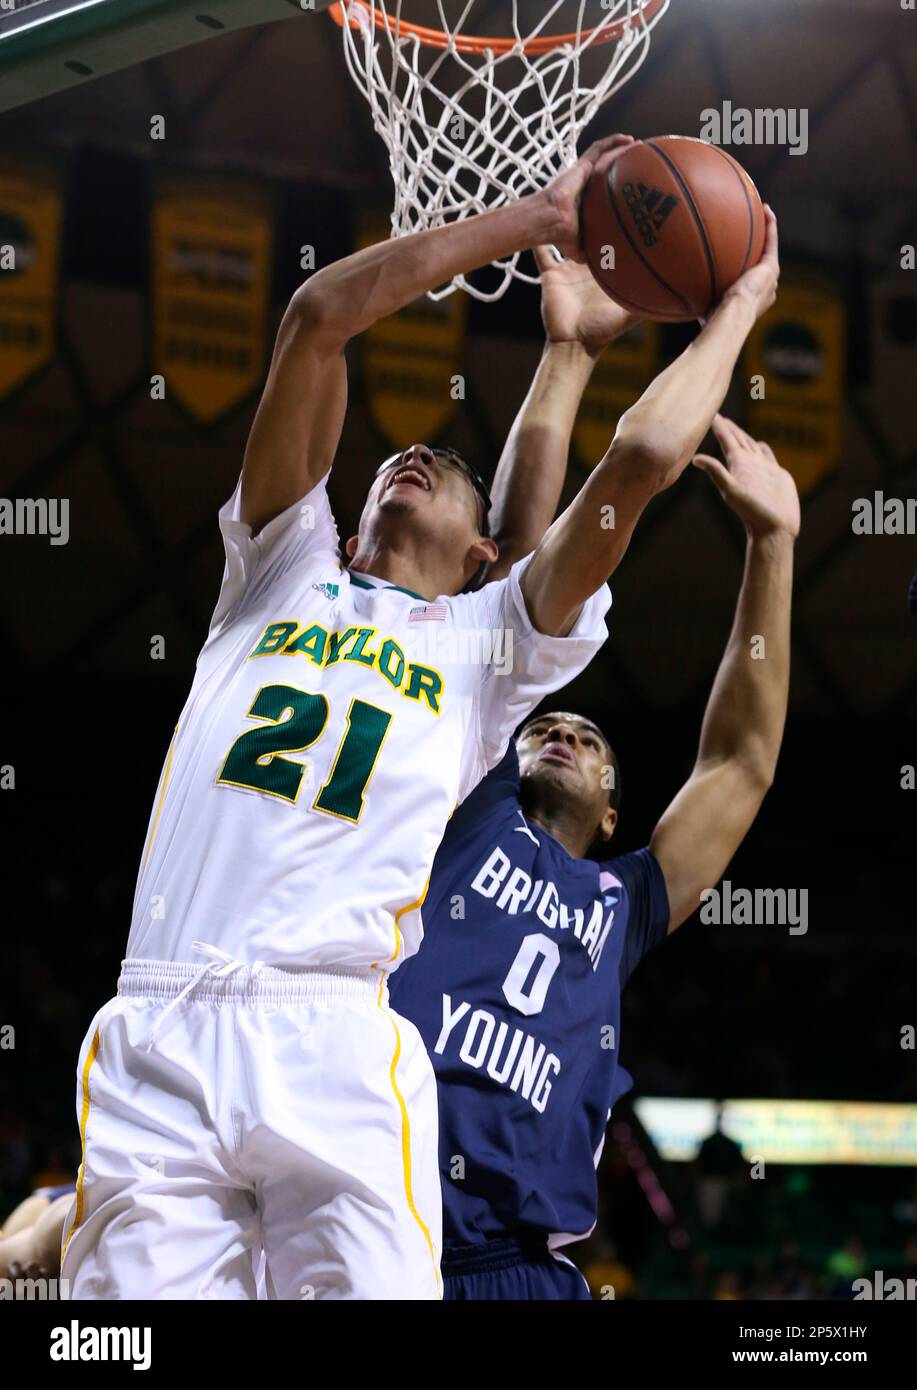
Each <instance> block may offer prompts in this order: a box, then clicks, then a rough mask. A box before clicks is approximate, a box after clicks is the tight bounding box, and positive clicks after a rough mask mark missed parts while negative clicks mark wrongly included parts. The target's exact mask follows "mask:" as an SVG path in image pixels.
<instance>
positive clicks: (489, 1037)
mask: <svg viewBox="0 0 917 1390" xmlns="http://www.w3.org/2000/svg"><path fill="white" fill-rule="evenodd" d="M423 920H424V933H425V935H424V941H423V945H422V947H421V949H420V951H419V953H418V954H417V955H416V956H414V957H413V958H412V959H410V960H408V961H406V962H405V963H404V964H403V965H402V966H401V968H400V969H399V970H398V971H396V973H395V974H394V975H393V976H392V979H391V982H390V987H391V1001H392V1005H393V1007H394V1008H395V1009H396V1010H398V1012H400V1013H402V1014H404V1015H405V1016H406V1017H407V1018H409V1019H411V1020H412V1021H413V1022H414V1023H415V1024H416V1026H417V1028H418V1029H419V1030H420V1033H421V1034H422V1036H423V1039H424V1042H425V1043H426V1046H427V1050H428V1052H429V1054H430V1058H431V1061H432V1063H433V1067H434V1069H435V1071H436V1076H437V1081H438V1084H439V1107H440V1165H441V1171H442V1178H443V1204H444V1212H443V1217H444V1245H445V1246H446V1247H453V1248H454V1247H458V1246H467V1245H474V1244H477V1243H478V1242H480V1241H482V1240H488V1239H493V1238H495V1237H498V1236H500V1235H502V1234H504V1233H507V1232H521V1233H531V1234H533V1235H536V1236H538V1237H541V1236H544V1237H548V1238H551V1237H553V1238H554V1239H553V1241H552V1244H560V1243H563V1238H566V1239H568V1240H571V1239H576V1238H577V1237H579V1236H582V1235H584V1234H586V1233H587V1232H588V1231H589V1230H591V1228H592V1226H593V1225H594V1223H595V1215H596V1203H597V1188H596V1176H595V1167H596V1164H597V1162H598V1158H599V1155H600V1153H601V1148H602V1143H603V1139H604V1134H605V1126H606V1125H607V1123H608V1117H609V1114H610V1112H611V1107H612V1105H613V1103H614V1100H615V1098H616V1096H618V1095H620V1094H622V1092H623V1091H625V1090H627V1089H628V1087H629V1084H630V1080H629V1078H628V1077H627V1074H626V1072H624V1071H623V1069H622V1068H620V1067H619V1066H618V1046H619V1042H620V1038H619V1031H620V1030H619V1023H620V996H621V990H622V988H623V986H624V984H625V983H626V982H627V979H628V977H629V975H630V974H631V972H632V971H633V970H634V968H635V966H636V965H637V964H638V962H639V961H640V960H641V958H642V957H643V956H644V955H645V954H646V952H647V951H648V950H650V949H651V948H652V947H653V946H655V945H657V944H658V943H659V942H660V941H662V940H663V938H664V937H665V935H666V932H667V930H668V922H669V905H668V898H667V895H666V889H665V882H664V880H663V877H662V872H661V870H660V868H659V865H658V864H657V862H656V860H655V858H654V857H653V855H652V854H651V853H650V851H649V850H648V849H644V850H640V851H638V852H637V853H636V854H623V855H621V856H619V857H618V858H615V859H609V860H608V861H606V862H604V863H601V864H599V863H596V862H595V861H594V860H591V859H574V858H573V856H572V855H570V854H569V853H568V852H567V850H565V849H564V848H563V846H562V845H561V844H560V843H559V842H558V841H557V840H555V839H554V838H553V837H552V836H551V835H549V834H548V833H547V832H546V831H544V830H543V829H542V828H541V827H540V826H538V825H535V824H534V823H531V822H529V821H527V820H526V819H525V817H524V816H523V814H522V809H521V805H520V800H519V764H518V760H517V758H516V750H515V747H514V746H513V745H512V744H511V745H510V748H509V751H508V752H507V755H506V757H505V758H504V759H503V761H502V762H501V763H500V764H499V765H498V766H497V767H495V768H494V770H493V771H492V772H491V773H490V774H489V775H488V776H487V777H485V779H484V780H483V781H482V782H481V783H480V784H479V785H478V786H477V787H476V788H475V790H474V791H473V792H472V793H471V795H470V796H469V797H468V798H467V800H466V801H464V802H463V804H462V805H461V806H460V807H459V808H458V810H457V811H456V812H455V814H454V815H453V817H452V819H451V821H450V822H449V826H448V828H447V831H446V834H445V837H444V839H443V842H442V845H441V846H440V849H439V851H438V853H437V856H436V860H435V863H434V866H433V874H432V877H431V880H430V888H429V891H428V893H427V897H426V900H425V902H424V906H423ZM558 1237H560V1238H561V1239H559V1240H558V1239H557V1238H558Z"/></svg>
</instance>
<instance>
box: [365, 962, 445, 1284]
mask: <svg viewBox="0 0 917 1390" xmlns="http://www.w3.org/2000/svg"><path fill="white" fill-rule="evenodd" d="M384 985H385V977H384V976H383V977H382V979H381V980H380V981H379V999H378V1003H379V1007H380V1008H382V1007H383V1005H382V990H383V987H384ZM385 1013H386V1014H387V1016H388V1019H389V1021H390V1023H391V1025H392V1027H393V1028H394V1030H395V1053H394V1056H393V1057H392V1064H391V1066H390V1067H389V1080H390V1081H391V1083H392V1090H393V1091H394V1092H395V1099H396V1100H397V1102H398V1108H399V1110H400V1111H401V1162H402V1165H403V1168H404V1192H405V1196H406V1197H407V1199H408V1209H409V1210H410V1213H411V1215H412V1216H413V1218H414V1220H415V1221H416V1222H417V1224H418V1226H419V1227H420V1229H421V1231H422V1232H423V1238H424V1240H425V1241H426V1242H427V1249H428V1250H429V1252H430V1259H431V1260H432V1262H433V1273H434V1274H435V1275H436V1287H437V1289H439V1290H440V1295H442V1281H441V1279H440V1275H439V1266H438V1265H437V1263H436V1251H435V1250H434V1249H433V1238H432V1236H431V1235H430V1228H429V1226H428V1225H427V1223H426V1221H424V1219H423V1217H422V1216H421V1214H420V1212H419V1211H418V1210H417V1205H416V1203H415V1201H414V1184H413V1180H412V1176H411V1121H410V1118H409V1116H408V1107H407V1105H406V1104H405V1099H404V1096H403V1095H402V1094H401V1091H400V1090H399V1089H398V1078H397V1076H396V1075H395V1071H396V1068H397V1066H398V1062H399V1059H400V1057H401V1034H400V1033H399V1031H398V1024H397V1023H396V1022H395V1015H394V1014H393V1013H392V1011H391V1009H386V1010H385Z"/></svg>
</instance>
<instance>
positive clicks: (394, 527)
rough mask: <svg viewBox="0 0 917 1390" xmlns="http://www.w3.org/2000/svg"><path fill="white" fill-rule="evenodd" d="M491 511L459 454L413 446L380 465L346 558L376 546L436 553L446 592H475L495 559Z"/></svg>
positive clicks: (480, 482) (484, 491)
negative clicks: (447, 584)
mask: <svg viewBox="0 0 917 1390" xmlns="http://www.w3.org/2000/svg"><path fill="white" fill-rule="evenodd" d="M489 513H490V496H489V494H488V491H487V488H486V486H485V484H484V481H483V479H482V478H481V476H480V474H479V473H478V472H477V471H476V470H475V469H474V468H472V466H471V464H470V463H468V462H467V460H466V459H464V458H462V456H461V454H459V453H457V452H456V450H455V449H433V448H430V446H429V445H427V444H411V445H409V447H408V448H407V449H404V450H403V451H402V452H401V453H397V454H392V455H391V457H390V458H387V459H385V460H384V461H383V462H382V463H381V464H380V465H379V468H378V470H377V472H376V477H375V480H374V482H373V485H372V487H371V488H370V490H369V496H368V497H367V499H366V504H365V506H364V508H363V515H362V516H361V517H360V529H359V534H358V535H356V536H352V537H351V539H350V540H349V541H348V542H347V546H346V550H347V554H348V556H349V557H350V559H353V557H354V556H355V555H356V553H357V551H358V550H359V551H361V552H363V553H367V554H372V553H373V552H374V551H376V550H378V549H379V548H384V549H392V548H395V549H401V550H405V549H407V550H409V551H413V552H415V553H418V554H419V553H420V552H421V551H425V552H426V553H428V554H431V553H432V554H435V555H436V557H437V561H438V562H441V563H442V567H443V569H445V570H446V571H447V573H448V576H449V580H450V588H449V589H448V592H452V593H459V592H460V591H461V590H462V589H466V588H473V587H474V585H475V584H476V583H477V582H478V581H479V580H480V578H481V577H482V575H483V572H484V569H485V567H486V565H487V563H488V561H492V560H495V559H496V558H497V547H496V546H495V545H494V543H493V541H492V540H491V539H490V526H489V520H488V518H489ZM444 592H446V590H444Z"/></svg>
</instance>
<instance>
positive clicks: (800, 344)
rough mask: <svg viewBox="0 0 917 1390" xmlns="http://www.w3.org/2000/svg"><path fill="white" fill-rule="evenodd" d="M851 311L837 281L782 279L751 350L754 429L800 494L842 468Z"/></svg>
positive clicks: (751, 430)
mask: <svg viewBox="0 0 917 1390" xmlns="http://www.w3.org/2000/svg"><path fill="white" fill-rule="evenodd" d="M846 342H847V311H846V306H845V304H844V301H843V299H842V298H841V296H840V294H839V292H838V290H837V289H836V288H834V287H833V286H832V285H831V284H830V283H828V282H824V283H821V284H819V283H818V282H816V283H814V284H813V283H808V284H806V285H802V284H798V283H797V284H794V283H793V282H792V281H791V282H790V283H789V284H783V283H782V284H781V286H780V289H779V291H778V295H777V302H776V304H775V305H774V306H773V308H772V309H770V310H768V312H767V313H766V314H765V315H764V317H763V318H761V319H759V320H758V322H757V324H756V325H755V327H754V328H753V329H752V332H751V336H750V337H749V340H748V344H747V346H746V349H745V358H744V362H745V375H746V380H748V381H749V389H750V391H751V401H750V404H749V411H748V430H749V433H750V434H753V435H754V436H755V438H756V439H764V440H766V441H767V443H768V444H770V446H771V448H772V449H773V450H774V452H775V454H776V455H777V457H778V458H779V460H780V462H781V463H782V464H783V466H784V468H786V469H788V470H789V472H790V473H792V475H793V477H794V478H795V480H796V486H797V487H798V488H799V491H800V493H801V494H805V493H806V492H809V491H810V490H811V489H812V488H813V487H814V486H815V484H816V483H818V482H820V481H821V480H822V478H824V477H826V476H827V475H828V474H829V473H831V472H833V471H834V469H835V468H836V467H837V465H838V463H839V461H840V456H841V449H842V446H843V440H844V363H845V354H846Z"/></svg>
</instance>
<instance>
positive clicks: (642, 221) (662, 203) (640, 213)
mask: <svg viewBox="0 0 917 1390" xmlns="http://www.w3.org/2000/svg"><path fill="white" fill-rule="evenodd" d="M622 191H623V194H624V201H625V203H626V204H627V206H628V208H629V210H630V215H631V217H632V218H633V219H634V222H635V223H636V227H637V232H638V234H639V236H640V240H641V241H642V242H643V244H644V246H655V245H656V242H657V241H658V240H659V233H660V232H661V231H662V227H663V224H664V223H665V221H666V220H667V218H668V217H669V215H670V213H671V212H672V210H673V209H674V208H675V207H677V205H678V199H677V198H676V197H675V195H674V194H673V193H661V192H660V191H659V189H658V188H647V186H646V184H645V183H637V184H633V183H626V184H625V185H624V188H623V190H622Z"/></svg>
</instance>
